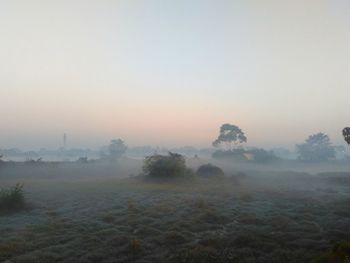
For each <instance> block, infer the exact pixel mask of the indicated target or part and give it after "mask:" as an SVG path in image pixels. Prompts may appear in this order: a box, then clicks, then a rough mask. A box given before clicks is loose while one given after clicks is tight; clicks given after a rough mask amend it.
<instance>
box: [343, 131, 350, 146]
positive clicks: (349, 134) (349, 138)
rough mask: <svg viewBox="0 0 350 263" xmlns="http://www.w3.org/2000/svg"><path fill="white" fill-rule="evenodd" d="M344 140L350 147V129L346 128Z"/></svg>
mask: <svg viewBox="0 0 350 263" xmlns="http://www.w3.org/2000/svg"><path fill="white" fill-rule="evenodd" d="M343 136H344V140H345V141H346V143H347V144H348V145H350V127H345V128H344V129H343Z"/></svg>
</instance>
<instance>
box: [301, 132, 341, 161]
mask: <svg viewBox="0 0 350 263" xmlns="http://www.w3.org/2000/svg"><path fill="white" fill-rule="evenodd" d="M296 148H297V152H298V155H299V159H300V160H304V161H327V160H330V159H332V158H334V157H335V148H334V146H333V145H332V143H331V141H330V139H329V137H328V135H326V134H324V133H321V132H320V133H317V134H313V135H310V136H309V137H308V138H307V139H306V141H305V143H303V144H297V145H296Z"/></svg>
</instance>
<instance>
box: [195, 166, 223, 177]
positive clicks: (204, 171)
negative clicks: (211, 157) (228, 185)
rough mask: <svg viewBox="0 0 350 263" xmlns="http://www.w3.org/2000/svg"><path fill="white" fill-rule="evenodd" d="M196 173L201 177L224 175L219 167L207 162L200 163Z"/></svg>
mask: <svg viewBox="0 0 350 263" xmlns="http://www.w3.org/2000/svg"><path fill="white" fill-rule="evenodd" d="M196 174H197V175H199V176H202V177H217V176H224V174H225V173H224V171H223V170H222V169H221V168H220V167H218V166H215V165H213V164H210V163H208V164H204V165H201V166H200V167H199V168H198V170H197V172H196Z"/></svg>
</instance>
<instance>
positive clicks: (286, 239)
mask: <svg viewBox="0 0 350 263" xmlns="http://www.w3.org/2000/svg"><path fill="white" fill-rule="evenodd" d="M57 169H60V168H57ZM76 169H77V168H76V167H75V168H74V171H76ZM84 169H85V168H84ZM43 170H45V169H43ZM48 170H50V171H51V172H52V171H53V170H54V169H53V168H49V169H48ZM65 172H66V173H65V174H64V180H59V179H58V178H55V180H53V179H52V180H51V179H50V178H49V179H48V178H47V177H42V176H40V174H39V175H38V179H35V176H30V177H26V173H25V172H23V174H19V173H18V174H17V176H16V177H15V178H16V180H18V179H21V181H25V186H26V194H27V195H26V197H27V198H28V201H29V202H30V203H31V204H32V206H33V209H31V210H30V211H25V212H23V213H16V214H11V215H3V216H0V233H1V235H0V262H3V261H6V260H9V261H11V262H269V263H270V262H279V263H280V262H282V263H283V262H313V260H316V261H314V262H334V263H335V262H337V261H330V260H332V259H334V258H336V256H335V255H334V253H336V252H334V251H338V250H339V251H341V253H346V251H347V250H346V249H347V246H346V245H344V244H347V243H344V242H346V241H343V240H350V239H349V237H350V236H349V235H350V198H349V194H350V189H349V186H348V185H343V184H339V183H338V181H335V182H332V184H331V183H330V182H329V179H328V177H327V176H326V175H324V174H323V175H320V176H317V175H310V174H306V173H294V172H272V173H267V172H264V173H261V172H260V173H259V172H253V171H248V172H246V174H247V175H246V177H244V178H241V179H240V181H239V182H237V180H232V178H229V177H227V178H220V179H219V180H217V179H201V178H197V179H196V180H194V181H193V180H192V181H191V182H190V183H186V182H180V183H160V184H159V183H153V182H144V181H142V180H139V179H137V178H136V177H131V178H111V177H102V178H99V177H98V176H96V178H94V180H92V178H91V177H88V179H84V177H83V175H80V177H79V178H80V179H79V180H74V181H73V180H72V181H69V180H67V178H69V176H71V177H74V176H75V175H74V173H72V174H69V173H67V172H69V170H65ZM232 173H233V172H232ZM50 176H51V177H55V176H54V174H52V175H50ZM339 176H340V175H339ZM341 176H345V177H346V176H349V175H348V174H342V175H341ZM124 177H127V176H124ZM2 179H3V180H4V182H5V181H6V183H7V184H9V185H10V184H12V183H13V180H12V179H11V178H10V177H9V178H7V179H6V177H5V176H3V177H2ZM5 179H6V180H5ZM339 242H340V243H339ZM336 244H341V245H338V250H336V249H335V248H337V245H336ZM344 251H345V252H344ZM327 260H328V261H327ZM339 262H341V261H339Z"/></svg>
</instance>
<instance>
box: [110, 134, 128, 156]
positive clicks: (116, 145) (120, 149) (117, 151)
mask: <svg viewBox="0 0 350 263" xmlns="http://www.w3.org/2000/svg"><path fill="white" fill-rule="evenodd" d="M127 149H128V147H127V146H126V145H125V144H124V142H123V141H122V140H121V139H116V140H111V143H110V144H109V146H108V150H109V158H110V159H111V160H117V159H119V158H120V157H122V155H123V154H124V153H125V152H126V150H127Z"/></svg>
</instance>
